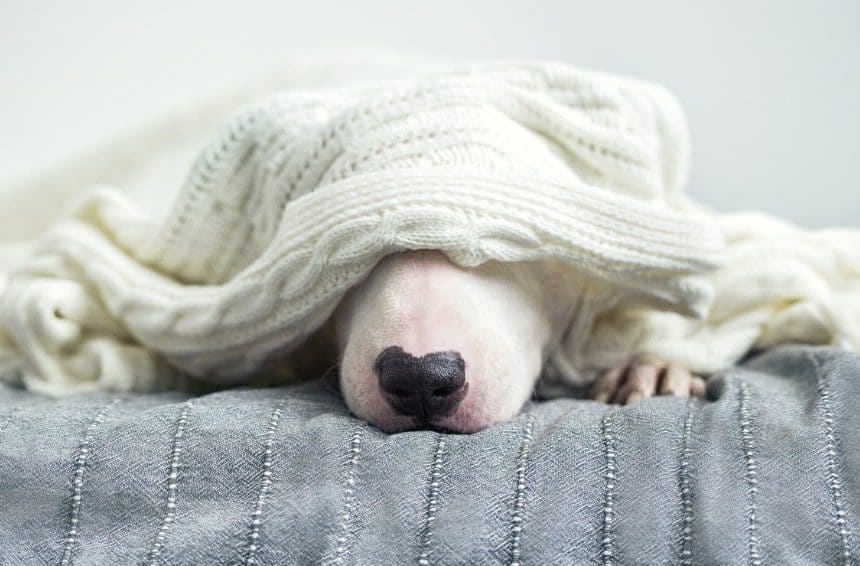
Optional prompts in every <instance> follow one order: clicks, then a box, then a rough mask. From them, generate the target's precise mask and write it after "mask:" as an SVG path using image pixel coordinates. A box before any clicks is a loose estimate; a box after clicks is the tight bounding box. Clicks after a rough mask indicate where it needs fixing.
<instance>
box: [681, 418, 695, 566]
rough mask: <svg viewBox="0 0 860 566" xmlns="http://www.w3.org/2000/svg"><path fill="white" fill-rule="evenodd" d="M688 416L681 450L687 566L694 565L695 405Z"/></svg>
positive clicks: (683, 541)
mask: <svg viewBox="0 0 860 566" xmlns="http://www.w3.org/2000/svg"><path fill="white" fill-rule="evenodd" d="M688 407H689V408H688V410H687V416H686V417H685V418H684V438H683V441H682V442H683V444H682V448H681V468H680V483H681V516H682V519H681V564H682V565H684V566H686V565H689V564H692V563H693V497H692V494H693V487H692V482H691V476H690V468H691V466H692V460H693V450H692V448H691V447H690V439H691V438H692V435H693V404H692V403H690V404H689V405H688Z"/></svg>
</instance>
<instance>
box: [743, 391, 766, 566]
mask: <svg viewBox="0 0 860 566" xmlns="http://www.w3.org/2000/svg"><path fill="white" fill-rule="evenodd" d="M739 393H740V403H739V413H740V424H741V441H742V444H743V451H744V461H745V462H746V480H747V487H748V488H749V489H748V495H749V508H748V509H747V517H748V518H749V524H748V526H747V537H748V547H749V561H750V564H752V565H753V566H759V565H760V564H761V554H759V546H758V545H759V540H758V521H757V518H756V495H757V494H758V464H757V462H756V459H755V441H754V439H753V432H752V417H751V414H750V408H749V402H750V395H749V389H748V388H747V384H746V382H745V381H741V382H740V389H739Z"/></svg>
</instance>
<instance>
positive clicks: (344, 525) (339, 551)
mask: <svg viewBox="0 0 860 566" xmlns="http://www.w3.org/2000/svg"><path fill="white" fill-rule="evenodd" d="M361 437H362V429H361V428H357V429H356V431H355V432H354V433H353V435H352V440H351V441H350V447H349V454H350V456H349V463H348V465H347V467H346V471H345V472H344V479H345V484H344V488H343V513H342V514H341V523H340V528H339V529H338V532H339V533H340V534H339V536H338V538H337V541H336V542H337V546H336V547H335V557H334V563H335V564H343V563H344V559H345V556H346V552H347V549H348V546H347V543H348V542H349V535H350V526H351V525H350V523H351V522H352V504H353V501H354V500H355V468H356V467H357V465H358V455H359V453H361Z"/></svg>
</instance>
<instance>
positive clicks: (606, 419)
mask: <svg viewBox="0 0 860 566" xmlns="http://www.w3.org/2000/svg"><path fill="white" fill-rule="evenodd" d="M614 416H615V412H614V411H613V412H609V413H607V414H605V415H604V416H603V423H602V425H601V428H602V432H603V453H604V457H605V459H606V474H605V476H604V484H603V527H602V530H601V540H600V555H601V557H602V560H603V564H605V565H606V566H611V565H612V564H614V563H615V561H614V558H613V552H612V524H613V521H614V519H615V512H614V511H613V505H614V499H615V470H616V467H615V436H614V435H613V433H612V419H613V417H614Z"/></svg>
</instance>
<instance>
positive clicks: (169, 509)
mask: <svg viewBox="0 0 860 566" xmlns="http://www.w3.org/2000/svg"><path fill="white" fill-rule="evenodd" d="M193 406H194V402H193V399H189V400H188V401H186V402H185V403H183V404H182V410H181V411H180V413H179V417H178V418H177V420H176V425H175V427H174V431H175V432H174V434H173V448H172V449H171V453H170V462H169V466H168V474H167V500H166V503H165V512H164V519H162V521H161V525H159V527H158V531H156V533H155V540H154V541H153V543H152V548H150V550H149V559H148V563H149V564H150V565H154V564H156V563H158V561H159V559H160V556H161V550H162V549H163V548H164V542H165V540H166V539H167V532H168V530H169V529H170V525H171V523H173V519H174V517H175V515H176V497H177V489H178V487H179V464H180V458H181V455H182V444H183V440H184V437H185V427H186V425H187V423H188V417H189V415H190V413H191V408H192V407H193Z"/></svg>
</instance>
